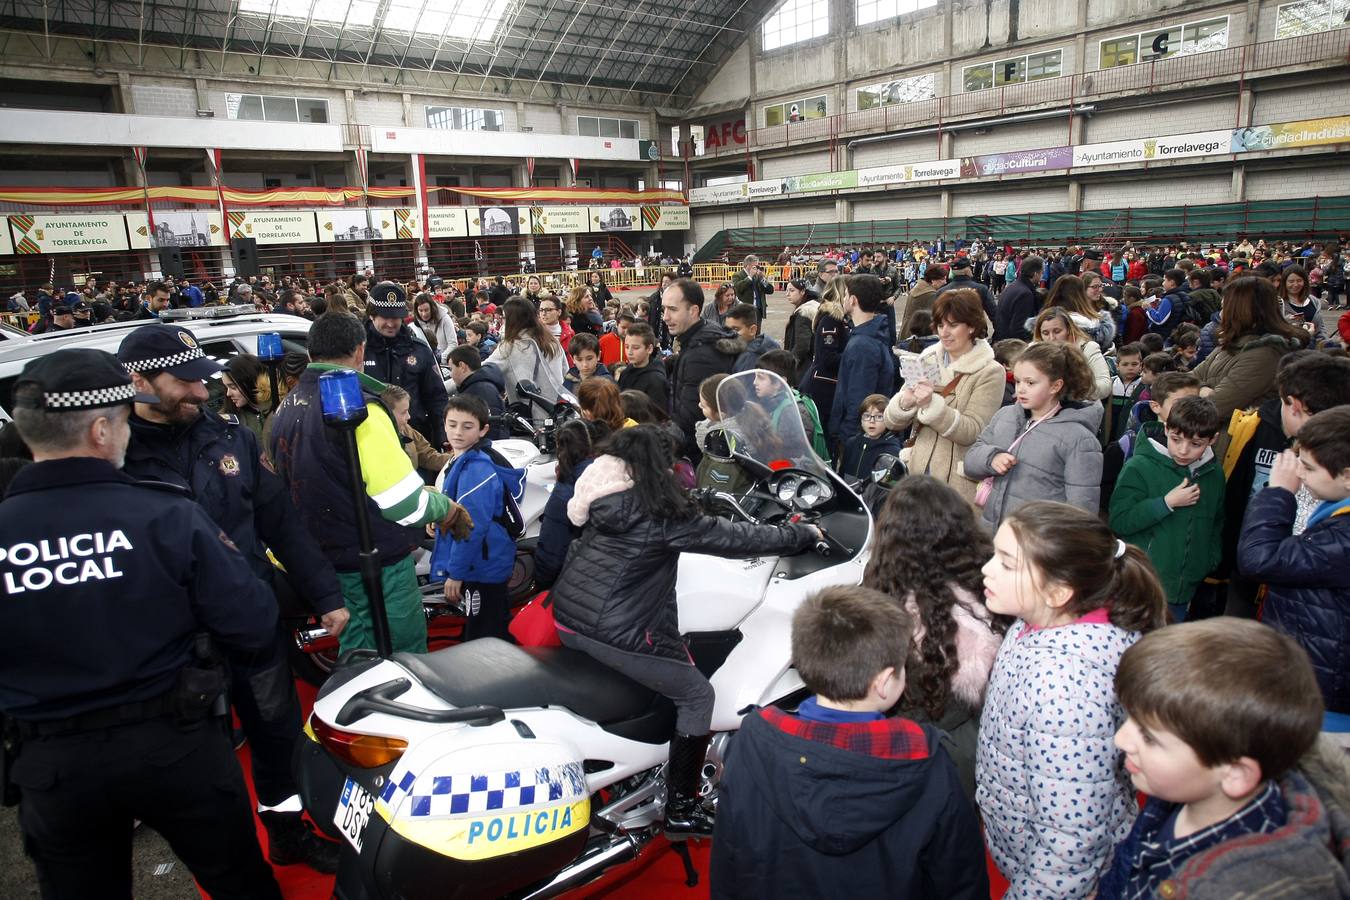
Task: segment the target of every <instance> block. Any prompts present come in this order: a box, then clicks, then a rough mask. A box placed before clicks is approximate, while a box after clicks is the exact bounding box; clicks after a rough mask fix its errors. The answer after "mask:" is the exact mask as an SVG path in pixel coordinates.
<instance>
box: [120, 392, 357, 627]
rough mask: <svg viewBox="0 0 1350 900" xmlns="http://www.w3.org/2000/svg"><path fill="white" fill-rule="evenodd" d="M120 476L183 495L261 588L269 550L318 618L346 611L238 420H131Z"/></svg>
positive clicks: (325, 565)
mask: <svg viewBox="0 0 1350 900" xmlns="http://www.w3.org/2000/svg"><path fill="white" fill-rule="evenodd" d="M231 419H233V417H231ZM125 469H126V471H127V473H128V474H130V475H131V476H133V477H135V478H141V479H145V480H148V481H163V482H167V483H169V484H174V485H178V486H179V487H183V488H186V489H187V490H188V492H189V493H190V494H191V495H192V498H193V499H194V500H196V501H197V502H198V503H199V504H201V506H202V508H203V509H205V510H206V513H207V515H209V516H210V517H211V519H212V520H213V521H214V522H215V523H216V524H217V525H219V526H220V527H221V528H223V529H224V530H225V533H226V534H228V535H229V536H230V539H231V540H232V541H234V545H235V546H236V547H238V548H239V552H240V553H243V554H244V556H245V558H247V559H248V562H249V567H250V568H251V569H252V571H253V574H254V575H256V576H258V577H259V578H261V579H262V580H263V581H265V582H267V583H268V584H271V583H272V577H273V566H272V564H271V562H269V561H268V559H267V549H268V548H270V549H271V550H272V552H273V554H275V555H276V557H277V559H278V560H280V561H281V564H282V565H283V566H285V567H286V573H287V576H288V577H289V579H290V581H291V583H292V584H293V585H294V586H295V589H296V591H297V592H298V593H299V594H300V596H301V597H302V598H304V600H305V601H306V603H308V604H309V606H310V608H311V609H313V610H314V611H315V612H316V613H318V614H319V615H323V614H324V613H327V612H331V611H332V610H335V609H339V608H340V607H341V606H342V605H343V601H342V590H341V588H340V587H339V586H338V581H337V575H336V574H334V572H333V567H332V565H330V564H329V562H328V560H327V559H326V558H325V557H324V555H323V551H322V550H320V549H319V545H318V542H317V541H315V539H314V537H313V536H312V535H311V534H310V533H309V531H308V529H306V528H305V523H304V519H303V518H302V517H301V515H300V511H299V510H297V509H296V508H295V505H294V504H293V503H291V500H290V498H289V497H288V496H287V495H286V486H285V484H284V483H283V482H282V480H281V479H280V478H278V477H277V476H276V475H274V474H272V472H270V471H268V469H267V467H266V466H264V465H263V463H262V459H261V458H260V456H259V452H258V441H257V438H256V437H254V435H253V432H252V431H249V429H248V428H246V427H245V426H243V425H240V424H238V422H237V421H233V422H231V421H227V420H226V419H223V418H222V417H220V416H218V415H216V414H215V413H211V412H203V413H202V414H201V415H200V416H198V417H197V419H196V421H194V422H193V423H192V424H191V425H160V424H158V423H155V422H148V421H146V420H145V419H142V418H139V417H138V416H136V415H132V417H131V443H130V444H129V445H128V446H127V461H126V466H125Z"/></svg>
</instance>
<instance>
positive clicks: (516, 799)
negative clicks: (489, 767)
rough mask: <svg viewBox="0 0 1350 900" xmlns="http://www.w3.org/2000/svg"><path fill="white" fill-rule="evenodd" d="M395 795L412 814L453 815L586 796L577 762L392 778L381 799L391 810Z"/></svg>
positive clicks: (410, 774) (418, 815)
mask: <svg viewBox="0 0 1350 900" xmlns="http://www.w3.org/2000/svg"><path fill="white" fill-rule="evenodd" d="M400 794H406V795H408V797H409V799H410V801H411V806H410V809H411V815H413V816H417V817H424V816H452V815H459V814H461V813H464V814H473V813H485V812H492V811H493V810H499V809H518V808H520V807H527V806H534V805H536V804H540V803H548V802H552V801H558V800H576V799H579V798H580V797H584V796H585V795H586V778H585V774H584V773H583V771H582V768H581V764H580V763H565V764H563V765H558V766H542V767H539V768H534V769H511V770H506V771H500V772H485V773H479V774H474V773H468V772H466V773H463V774H456V775H423V776H422V777H421V778H414V777H413V774H412V773H411V772H408V773H406V774H404V775H403V776H402V777H401V778H400V779H398V780H397V781H394V780H392V779H391V780H390V781H389V782H388V783H387V784H386V785H385V787H384V790H383V791H382V792H381V794H380V799H382V800H383V801H384V802H385V804H386V805H389V806H393V805H394V804H395V802H396V799H397V798H398V797H399V795H400Z"/></svg>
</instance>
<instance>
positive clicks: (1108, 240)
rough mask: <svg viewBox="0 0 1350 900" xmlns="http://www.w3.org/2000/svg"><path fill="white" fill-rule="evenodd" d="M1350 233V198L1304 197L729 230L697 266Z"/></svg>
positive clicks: (721, 233) (706, 246) (715, 239)
mask: <svg viewBox="0 0 1350 900" xmlns="http://www.w3.org/2000/svg"><path fill="white" fill-rule="evenodd" d="M1347 233H1350V196H1347V197H1305V198H1300V199H1295V200H1248V201H1244V202H1242V203H1213V204H1206V205H1196V206H1167V207H1158V208H1150V207H1139V208H1127V209H1095V210H1080V211H1078V212H1044V213H1024V214H1022V215H1006V216H949V217H946V218H943V217H941V216H938V217H931V218H924V219H875V220H871V221H865V222H839V223H831V224H824V225H780V226H766V227H762V228H728V229H725V230H723V231H719V232H718V233H717V234H716V235H714V236H713V237H712V238H711V239H710V240H709V241H708V243H706V244H704V245H703V247H701V248H700V249H699V251H698V253H697V254H696V255H695V257H694V261H695V262H710V261H712V260H715V259H716V258H718V257H719V256H720V255H721V254H722V252H723V251H724V250H727V249H732V248H734V249H735V250H736V251H738V252H739V251H742V250H765V251H767V250H771V249H772V250H778V249H782V248H783V247H794V248H795V247H801V246H804V245H810V246H813V247H819V246H823V245H829V244H835V245H853V244H877V243H886V244H890V243H896V244H900V243H908V242H910V241H931V240H933V239H935V238H938V237H942V236H945V237H947V238H948V239H949V240H954V239H956V238H966V239H974V238H985V237H988V238H991V239H993V240H994V241H997V242H999V243H1010V244H1014V245H1032V246H1043V245H1063V244H1069V243H1090V244H1103V243H1104V244H1120V243H1123V242H1124V241H1127V240H1132V241H1135V242H1136V243H1138V242H1158V241H1209V240H1214V241H1220V240H1222V241H1229V240H1233V239H1234V238H1236V237H1237V236H1238V235H1244V234H1245V235H1251V236H1252V237H1253V238H1267V239H1277V238H1278V239H1316V238H1322V239H1326V238H1333V237H1337V236H1339V235H1342V234H1347Z"/></svg>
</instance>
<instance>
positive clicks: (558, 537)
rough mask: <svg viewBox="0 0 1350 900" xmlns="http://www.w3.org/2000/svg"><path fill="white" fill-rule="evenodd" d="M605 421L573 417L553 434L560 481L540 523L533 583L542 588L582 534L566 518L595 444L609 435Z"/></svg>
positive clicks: (556, 574)
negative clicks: (569, 548) (573, 494)
mask: <svg viewBox="0 0 1350 900" xmlns="http://www.w3.org/2000/svg"><path fill="white" fill-rule="evenodd" d="M609 434H610V430H609V426H607V425H606V424H605V423H604V422H601V421H587V420H583V419H571V420H569V421H567V422H564V423H563V424H562V425H559V426H558V430H557V432H555V434H554V440H555V442H556V446H557V456H558V469H557V481H555V482H554V484H553V490H552V491H551V492H550V493H549V495H548V502H547V503H546V504H544V515H543V518H542V519H541V520H540V525H539V543H538V544H537V545H536V546H535V551H534V583H535V586H536V587H538V588H540V589H543V588H548V587H551V586H552V585H553V582H554V581H556V580H557V578H558V573H559V572H561V571H562V567H563V561H564V560H566V559H567V548H568V547H570V546H571V545H572V541H573V540H574V539H575V538H577V537H578V536H580V534H581V529H580V528H578V527H576V526H575V525H573V524H572V523H571V522H569V521H568V519H567V503H568V501H570V500H571V499H572V493H573V492H574V491H575V490H576V484H577V479H578V478H580V477H581V475H582V473H584V472H585V471H586V469H587V468H588V467H589V466H590V464H591V462H592V461H593V460H594V459H595V447H596V445H597V444H599V443H600V442H601V441H602V440H604V439H605V438H607V437H609Z"/></svg>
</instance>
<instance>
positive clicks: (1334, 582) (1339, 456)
mask: <svg viewBox="0 0 1350 900" xmlns="http://www.w3.org/2000/svg"><path fill="white" fill-rule="evenodd" d="M1300 486H1302V487H1306V488H1307V489H1308V493H1310V494H1312V495H1313V496H1314V497H1316V498H1317V499H1318V500H1320V501H1321V503H1320V504H1318V506H1317V508H1316V509H1315V510H1313V513H1312V515H1311V516H1310V517H1309V518H1308V527H1307V529H1306V530H1305V531H1304V532H1303V533H1302V534H1300V535H1298V536H1297V537H1295V536H1294V534H1293V530H1294V517H1295V515H1296V514H1297V512H1298V505H1297V503H1296V502H1295V499H1294V495H1295V494H1297V493H1298V490H1299V487H1300ZM1237 564H1238V569H1239V571H1241V572H1242V574H1244V575H1246V576H1247V577H1248V578H1251V579H1252V580H1253V581H1259V582H1264V583H1265V585H1266V603H1265V607H1264V610H1263V612H1262V615H1261V619H1262V621H1264V622H1265V623H1266V624H1267V625H1270V626H1272V627H1273V628H1275V629H1276V630H1277V631H1282V632H1284V633H1285V634H1287V635H1289V636H1290V637H1292V638H1293V639H1294V640H1296V641H1298V643H1299V645H1300V646H1302V647H1303V649H1304V650H1306V651H1308V657H1309V658H1310V659H1311V660H1312V665H1313V671H1314V672H1315V673H1316V675H1317V683H1318V686H1319V687H1321V689H1322V700H1323V701H1324V702H1325V703H1326V709H1327V714H1326V721H1325V723H1324V724H1323V730H1324V731H1332V732H1338V737H1340V738H1342V739H1345V738H1346V737H1348V736H1350V674H1347V673H1350V615H1347V614H1346V610H1347V609H1350V579H1347V575H1346V573H1350V406H1336V407H1333V408H1331V409H1328V410H1325V411H1323V412H1320V413H1318V414H1317V415H1315V416H1313V417H1312V418H1310V419H1308V421H1306V422H1304V423H1303V427H1302V428H1300V429H1299V430H1298V452H1297V454H1296V453H1295V452H1294V451H1293V450H1286V451H1284V452H1283V453H1281V454H1280V455H1279V456H1278V457H1276V459H1275V464H1274V465H1273V466H1271V469H1270V481H1269V482H1267V485H1266V487H1265V489H1264V490H1262V491H1261V492H1260V493H1259V494H1257V495H1256V496H1255V497H1254V498H1252V501H1251V503H1250V504H1248V506H1247V516H1246V518H1245V519H1244V520H1243V523H1242V537H1241V539H1240V540H1239V541H1238V549H1237ZM1343 743H1350V741H1345V740H1343Z"/></svg>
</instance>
